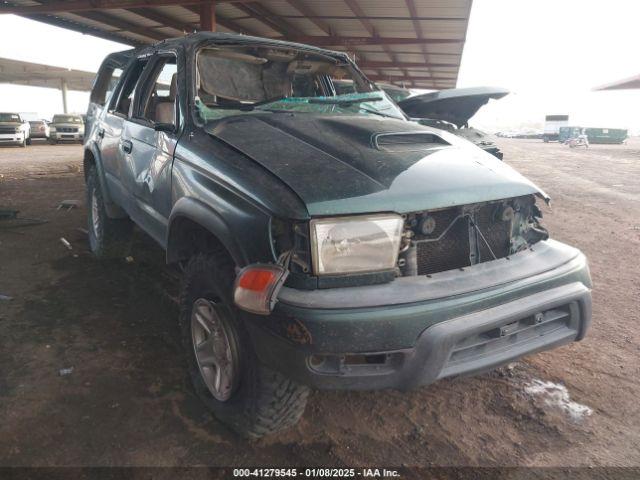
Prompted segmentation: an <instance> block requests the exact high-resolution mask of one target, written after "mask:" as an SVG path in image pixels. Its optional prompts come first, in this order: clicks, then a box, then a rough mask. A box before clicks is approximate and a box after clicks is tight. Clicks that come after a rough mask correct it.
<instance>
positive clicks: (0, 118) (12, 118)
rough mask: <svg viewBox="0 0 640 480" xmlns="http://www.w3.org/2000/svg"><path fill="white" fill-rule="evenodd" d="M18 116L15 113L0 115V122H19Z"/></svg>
mask: <svg viewBox="0 0 640 480" xmlns="http://www.w3.org/2000/svg"><path fill="white" fill-rule="evenodd" d="M19 121H20V115H18V114H17V113H0V122H19Z"/></svg>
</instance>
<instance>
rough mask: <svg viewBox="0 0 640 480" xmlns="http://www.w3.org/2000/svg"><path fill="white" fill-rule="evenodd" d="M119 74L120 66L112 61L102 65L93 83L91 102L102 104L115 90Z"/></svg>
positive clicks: (120, 74)
mask: <svg viewBox="0 0 640 480" xmlns="http://www.w3.org/2000/svg"><path fill="white" fill-rule="evenodd" d="M121 76H122V69H121V68H120V67H118V66H116V65H115V64H112V63H110V64H107V65H104V66H103V67H102V68H101V69H100V71H99V72H98V76H97V77H96V81H95V83H94V85H93V90H92V91H91V103H95V104H98V105H101V106H104V105H105V104H106V103H107V100H109V97H111V94H112V93H113V91H114V90H115V88H116V85H117V84H118V81H119V80H120V77H121Z"/></svg>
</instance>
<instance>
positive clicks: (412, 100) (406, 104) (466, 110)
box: [398, 87, 509, 128]
mask: <svg viewBox="0 0 640 480" xmlns="http://www.w3.org/2000/svg"><path fill="white" fill-rule="evenodd" d="M508 94H509V90H506V89H504V88H497V87H473V88H452V89H450V90H440V91H438V92H432V93H425V94H424V95H416V96H415V97H409V98H407V99H405V100H402V101H400V102H398V105H399V106H400V108H402V110H404V112H405V113H406V114H407V115H409V116H410V117H411V118H429V119H431V120H443V121H445V122H449V123H453V124H454V125H455V126H457V127H458V128H460V127H463V126H464V125H466V124H467V122H468V121H469V119H470V118H471V117H473V116H474V115H475V114H476V113H477V112H478V110H480V107H482V106H483V105H485V104H486V103H487V102H489V100H490V99H492V98H495V99H498V98H502V97H504V96H505V95H508Z"/></svg>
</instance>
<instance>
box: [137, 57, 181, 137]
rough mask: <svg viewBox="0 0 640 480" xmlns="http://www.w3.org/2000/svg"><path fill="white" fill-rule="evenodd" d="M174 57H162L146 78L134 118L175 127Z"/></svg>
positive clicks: (175, 71)
mask: <svg viewBox="0 0 640 480" xmlns="http://www.w3.org/2000/svg"><path fill="white" fill-rule="evenodd" d="M177 72H178V66H177V65H176V57H175V56H174V55H163V56H161V57H160V58H159V59H158V61H157V62H156V64H155V66H154V69H153V71H152V72H151V74H150V75H149V76H148V77H147V78H146V80H145V85H144V86H143V89H142V94H141V96H140V99H141V101H140V103H139V104H138V107H137V112H136V115H135V116H136V117H137V118H141V119H144V120H148V121H150V122H152V123H155V124H157V123H164V124H170V125H176V124H177V122H176V92H177V88H176V87H177Z"/></svg>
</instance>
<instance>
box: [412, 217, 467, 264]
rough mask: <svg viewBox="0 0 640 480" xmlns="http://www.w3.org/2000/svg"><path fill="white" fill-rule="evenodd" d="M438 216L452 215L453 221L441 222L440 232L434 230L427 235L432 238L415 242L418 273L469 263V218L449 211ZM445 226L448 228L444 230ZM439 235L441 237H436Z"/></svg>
mask: <svg viewBox="0 0 640 480" xmlns="http://www.w3.org/2000/svg"><path fill="white" fill-rule="evenodd" d="M439 217H445V218H447V217H453V220H452V222H453V223H451V222H449V223H445V222H443V224H442V225H443V226H442V227H441V228H440V230H442V232H438V231H437V230H436V231H434V232H433V234H431V235H429V236H430V237H433V238H425V239H424V240H425V241H421V242H418V243H417V252H416V256H417V262H418V275H429V274H432V273H438V272H444V271H447V270H454V269H456V268H463V267H468V266H469V265H471V260H470V253H471V251H470V244H469V219H468V218H467V217H457V216H454V215H453V214H452V213H449V212H442V214H441V215H439ZM436 225H438V223H436ZM447 227H448V230H447V231H446V232H444V229H445V228H447ZM436 228H437V227H436ZM443 234H444V235H443ZM440 235H442V237H441V238H438V237H440ZM431 240H433V241H431Z"/></svg>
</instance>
